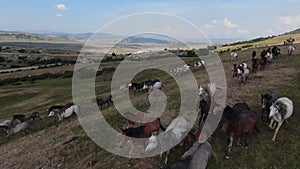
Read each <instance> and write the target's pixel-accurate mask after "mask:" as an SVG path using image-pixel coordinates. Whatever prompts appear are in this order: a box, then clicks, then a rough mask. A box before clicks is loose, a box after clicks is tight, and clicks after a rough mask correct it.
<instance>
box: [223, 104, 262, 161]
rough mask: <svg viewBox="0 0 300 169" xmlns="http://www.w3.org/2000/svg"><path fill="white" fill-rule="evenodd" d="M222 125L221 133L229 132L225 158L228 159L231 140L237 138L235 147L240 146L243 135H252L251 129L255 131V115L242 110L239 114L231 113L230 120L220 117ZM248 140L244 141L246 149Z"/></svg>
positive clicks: (251, 111)
mask: <svg viewBox="0 0 300 169" xmlns="http://www.w3.org/2000/svg"><path fill="white" fill-rule="evenodd" d="M222 118H223V124H222V128H221V131H223V132H226V131H229V136H230V143H229V146H228V151H227V154H226V156H225V158H226V159H229V158H230V152H231V148H232V144H233V140H234V138H235V137H237V138H238V142H237V145H238V146H241V143H240V140H241V137H242V136H243V135H245V134H246V135H247V136H248V137H249V134H250V133H252V131H253V129H256V130H258V129H257V127H256V124H257V120H258V117H257V113H256V112H255V111H253V110H242V111H240V112H236V113H233V114H232V115H231V116H230V118H226V117H222ZM248 139H249V138H247V139H246V144H245V146H246V148H248Z"/></svg>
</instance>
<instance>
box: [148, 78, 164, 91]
mask: <svg viewBox="0 0 300 169" xmlns="http://www.w3.org/2000/svg"><path fill="white" fill-rule="evenodd" d="M153 82H154V83H153ZM162 86H163V83H162V82H161V81H159V80H158V79H157V80H155V81H152V83H149V81H146V82H145V85H144V87H143V90H146V89H148V94H150V93H151V92H152V91H153V90H154V89H159V90H161V87H162Z"/></svg>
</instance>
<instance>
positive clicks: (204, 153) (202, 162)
mask: <svg viewBox="0 0 300 169" xmlns="http://www.w3.org/2000/svg"><path fill="white" fill-rule="evenodd" d="M212 152H213V149H212V146H211V144H210V143H209V142H207V141H206V142H204V143H199V142H198V141H197V142H195V143H194V144H193V147H191V148H190V149H189V150H188V151H187V152H186V153H184V155H183V156H182V159H184V158H187V157H189V156H191V157H192V158H191V161H190V164H189V168H190V169H205V168H206V166H207V162H208V160H209V158H210V157H211V156H212Z"/></svg>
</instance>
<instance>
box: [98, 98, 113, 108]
mask: <svg viewBox="0 0 300 169" xmlns="http://www.w3.org/2000/svg"><path fill="white" fill-rule="evenodd" d="M111 98H112V96H111V95H109V96H105V97H103V98H100V99H96V102H97V105H98V106H100V109H102V106H103V105H105V104H108V105H109V103H113V101H112V99H111Z"/></svg>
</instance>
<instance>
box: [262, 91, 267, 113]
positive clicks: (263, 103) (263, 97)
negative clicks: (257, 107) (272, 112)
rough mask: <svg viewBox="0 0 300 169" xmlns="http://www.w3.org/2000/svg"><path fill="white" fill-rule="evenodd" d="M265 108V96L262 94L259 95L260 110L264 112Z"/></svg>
mask: <svg viewBox="0 0 300 169" xmlns="http://www.w3.org/2000/svg"><path fill="white" fill-rule="evenodd" d="M266 107H267V98H266V95H265V94H262V95H261V108H262V111H264V110H265V109H266Z"/></svg>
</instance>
